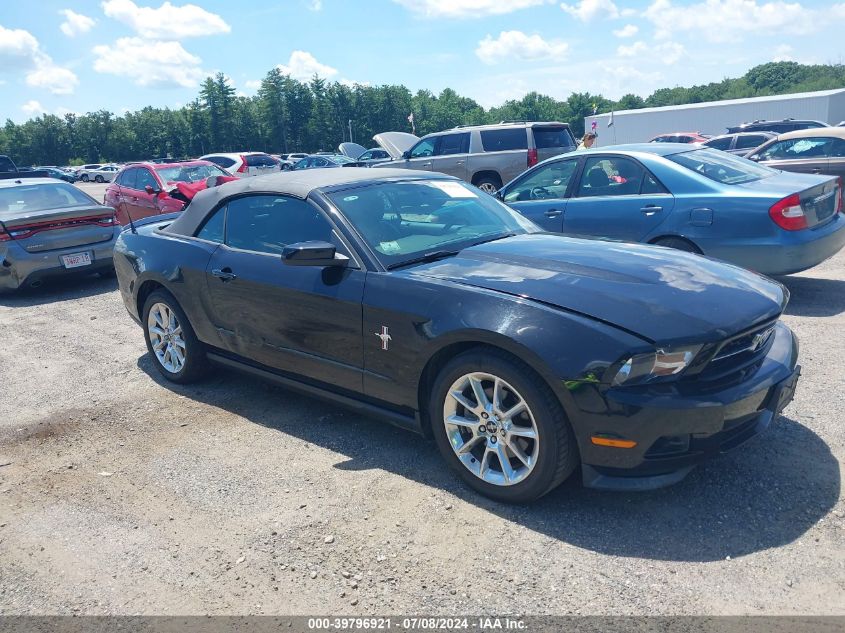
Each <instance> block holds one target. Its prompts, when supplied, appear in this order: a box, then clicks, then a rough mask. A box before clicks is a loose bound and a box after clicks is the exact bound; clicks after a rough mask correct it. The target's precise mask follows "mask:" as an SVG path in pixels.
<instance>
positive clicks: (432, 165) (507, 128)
mask: <svg viewBox="0 0 845 633" xmlns="http://www.w3.org/2000/svg"><path fill="white" fill-rule="evenodd" d="M373 139H374V140H375V141H376V143H378V144H379V145H381V147H382V148H384V149H385V150H386V151H387V152H388V153H389V154H390V156H391V158H392V159H393V160H390V161H387V162H384V163H379V164H377V165H373V167H374V168H378V167H399V168H403V169H422V170H429V171H437V172H441V173H444V174H449V175H451V176H457V177H458V178H460V179H462V180H465V181H466V182H469V183H472V184H473V185H475V186H476V187H478V188H479V189H481V190H483V191H486V192H488V193H495V192H496V191H498V190H499V189H500V188H501V187H502V185H503V184H504V183H506V182H510V181H511V180H513V179H514V178H516V177H517V176H518V175H519V174H521V173H522V172H524V171H525V170H526V169H528V168H529V167H533V166H534V165H536V164H537V163H538V162H540V161H542V160H545V159H547V158H550V157H552V156H556V155H557V154H563V153H566V152H570V151H572V150H574V149H575V138H574V137H573V136H572V132H571V131H570V130H569V125H568V124H566V123H557V122H532V121H502V122H501V123H498V124H495V125H472V126H458V127H456V128H453V129H451V130H445V131H443V132H435V133H434V134H428V135H427V136H424V137H422V138H417V137H416V136H414V135H412V134H406V133H404V132H383V133H381V134H376V135H375V136H374V137H373Z"/></svg>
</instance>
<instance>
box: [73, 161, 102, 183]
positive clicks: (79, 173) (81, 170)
mask: <svg viewBox="0 0 845 633" xmlns="http://www.w3.org/2000/svg"><path fill="white" fill-rule="evenodd" d="M100 167H105V165H104V164H103V163H91V164H89V165H82V166H81V167H76V168H75V173H76V178H77V179H78V180H81V181H82V182H88V181H89V180H93V179H92V178H91V177H90V176H89V174H90V173H91V172H92V171H93V170H95V169H99V168H100Z"/></svg>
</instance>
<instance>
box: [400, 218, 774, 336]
mask: <svg viewBox="0 0 845 633" xmlns="http://www.w3.org/2000/svg"><path fill="white" fill-rule="evenodd" d="M406 274H409V275H412V276H425V277H435V278H440V279H447V280H450V281H453V282H455V283H460V284H465V285H469V286H473V287H477V288H485V289H488V290H494V291H498V292H503V293H507V294H509V295H514V296H518V297H524V298H526V299H533V300H535V301H540V302H542V303H545V304H549V305H553V306H556V307H558V308H562V309H564V310H569V311H573V312H577V313H580V314H584V315H587V316H589V317H592V318H595V319H599V320H601V321H605V322H607V323H611V324H613V325H615V326H617V327H620V328H623V329H625V330H627V331H629V332H632V333H634V334H637V335H639V336H640V337H643V338H645V339H648V340H650V341H654V342H660V343H662V344H670V343H698V342H707V341H713V340H718V339H722V338H725V337H727V336H730V335H732V334H735V333H737V332H740V331H742V330H744V329H746V328H748V327H750V326H752V325H755V324H757V323H760V322H762V321H766V320H769V319H772V318H775V317H777V316H778V315H779V314H780V313H781V312H782V311H783V309H784V307H785V306H786V302H787V301H788V297H789V295H788V292H787V291H786V289H785V288H784V287H783V286H782V285H781V284H779V283H777V282H775V281H772V280H771V279H768V278H766V277H763V276H762V275H758V274H757V273H753V272H750V271H747V270H744V269H741V268H738V267H736V266H732V265H730V264H724V263H721V262H717V261H715V260H711V259H708V258H705V257H701V256H699V255H694V254H691V253H684V252H681V251H677V250H673V249H668V248H663V247H658V246H649V245H643V244H628V243H622V242H606V241H599V240H584V239H576V238H568V237H564V236H560V235H550V234H531V235H522V236H516V237H511V238H507V239H502V240H497V241H495V242H489V243H487V244H481V245H479V246H473V247H470V248H467V249H464V250H462V251H461V252H460V253H459V254H458V255H457V256H455V257H452V258H450V259H445V260H440V261H436V262H431V263H427V264H422V265H419V266H415V267H413V268H408V269H406Z"/></svg>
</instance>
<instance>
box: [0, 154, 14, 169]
mask: <svg viewBox="0 0 845 633" xmlns="http://www.w3.org/2000/svg"><path fill="white" fill-rule="evenodd" d="M17 170H18V169H17V167H15V164H14V163H13V162H12V159H11V158H9V157H8V156H0V171H4V172H6V171H17Z"/></svg>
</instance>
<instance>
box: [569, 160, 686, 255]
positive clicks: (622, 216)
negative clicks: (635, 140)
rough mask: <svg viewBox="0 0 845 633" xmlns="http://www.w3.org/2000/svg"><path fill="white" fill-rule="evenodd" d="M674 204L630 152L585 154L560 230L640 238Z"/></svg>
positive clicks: (617, 237)
mask: <svg viewBox="0 0 845 633" xmlns="http://www.w3.org/2000/svg"><path fill="white" fill-rule="evenodd" d="M674 204H675V199H674V197H673V196H672V195H671V194H670V193H669V191H668V190H667V189H666V188H665V187H664V186H663V185H662V184H661V183H660V182H659V181H658V180H657V178H655V177H654V175H653V174H652V173H651V172H649V171H648V170H647V169H646V168H645V167H644V166H643V165H642V164H641V163H639V162H638V161H636V160H634V159H633V158H630V157H627V156H616V155H599V156H589V157H586V158H585V159H584V164H583V167H582V169H581V170H580V175H579V180H578V183H577V186H576V187H575V188H574V193H573V194H572V195H571V196H570V198H569V201H568V202H567V204H566V212H565V214H564V218H563V232H564V233H566V234H568V235H584V236H596V237H603V238H607V239H614V240H623V241H628V242H639V241H641V240H642V239H643V238H645V237H646V236H647V235H649V234H650V233H651V232H652V231H654V230H655V229H656V228H657V226H658V225H659V224H660V223H661V222H663V220H665V219H666V218H667V217H668V216H669V214H670V213H671V212H672V208H673V207H674Z"/></svg>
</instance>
